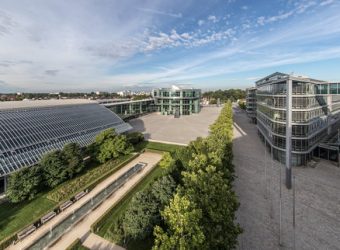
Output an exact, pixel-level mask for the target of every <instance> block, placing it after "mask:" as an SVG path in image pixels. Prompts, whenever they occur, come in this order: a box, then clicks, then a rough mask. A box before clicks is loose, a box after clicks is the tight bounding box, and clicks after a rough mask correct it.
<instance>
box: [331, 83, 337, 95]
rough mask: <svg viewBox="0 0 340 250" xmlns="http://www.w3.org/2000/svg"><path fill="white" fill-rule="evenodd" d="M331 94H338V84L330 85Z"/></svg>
mask: <svg viewBox="0 0 340 250" xmlns="http://www.w3.org/2000/svg"><path fill="white" fill-rule="evenodd" d="M331 94H338V84H337V83H332V84H331Z"/></svg>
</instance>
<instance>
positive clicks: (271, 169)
mask: <svg viewBox="0 0 340 250" xmlns="http://www.w3.org/2000/svg"><path fill="white" fill-rule="evenodd" d="M233 149H234V165H235V168H236V174H237V176H238V178H237V180H236V183H235V189H236V192H237V195H238V196H239V199H240V203H241V206H240V208H239V211H238V220H239V223H240V224H241V226H242V228H243V229H244V233H243V234H242V235H241V236H240V237H239V249H261V250H262V249H270V250H272V249H294V248H295V249H306V250H307V249H327V250H330V249H334V250H335V249H340V191H339V190H340V168H338V167H336V166H335V165H333V163H330V162H327V161H323V160H321V161H319V162H318V163H317V164H316V165H315V167H313V168H312V167H295V168H293V175H294V176H295V183H296V185H295V187H296V188H295V197H296V199H295V201H296V207H295V213H296V220H295V221H296V223H295V225H296V226H295V234H294V229H293V191H292V190H289V191H288V190H287V189H286V188H285V186H284V185H282V186H281V187H282V199H281V200H282V223H281V225H282V226H281V228H282V230H281V243H282V244H281V246H280V245H279V235H280V233H279V232H280V226H279V225H280V223H279V221H280V220H279V218H280V216H279V214H280V205H279V204H280V199H279V197H280V169H281V171H282V172H281V176H282V183H284V176H285V173H284V167H283V166H282V165H281V164H279V163H278V162H274V161H272V160H271V158H270V155H269V154H270V151H267V152H265V149H264V144H263V143H262V142H261V140H260V138H259V137H258V135H257V129H256V125H254V124H251V123H250V122H249V120H248V118H247V116H246V113H245V112H244V111H242V110H240V109H239V108H238V107H234V142H233ZM280 166H281V168H280ZM294 244H295V247H294Z"/></svg>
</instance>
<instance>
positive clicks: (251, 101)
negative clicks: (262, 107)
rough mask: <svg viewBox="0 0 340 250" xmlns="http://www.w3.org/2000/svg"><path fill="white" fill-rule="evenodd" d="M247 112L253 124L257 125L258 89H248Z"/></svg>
mask: <svg viewBox="0 0 340 250" xmlns="http://www.w3.org/2000/svg"><path fill="white" fill-rule="evenodd" d="M246 111H247V115H248V117H249V118H250V120H251V121H252V122H253V123H256V88H248V89H246Z"/></svg>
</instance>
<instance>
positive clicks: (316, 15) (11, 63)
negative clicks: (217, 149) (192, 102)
mask: <svg viewBox="0 0 340 250" xmlns="http://www.w3.org/2000/svg"><path fill="white" fill-rule="evenodd" d="M339 11H340V1H339V0H301V1H294V0H257V1H252V0H249V1H239V0H220V1H218V0H209V1H207V0H185V1H183V0H167V1H165V0H164V1H162V0H145V1H144V0H124V1H122V0H119V1H118V0H117V1H116V0H93V1H91V0H73V1H66V0H0V92H8V91H59V90H63V91H67V90H69V91H75V90H109V91H110V90H117V89H123V88H124V87H127V86H166V85H169V84H173V83H177V84H188V85H192V86H195V87H201V88H204V89H213V88H230V87H239V88H244V87H248V86H251V85H252V84H253V82H254V81H255V80H256V79H258V78H259V77H263V76H265V75H267V74H270V73H273V72H275V71H282V72H286V73H290V72H295V73H298V74H303V75H308V76H310V77H314V78H319V79H323V80H329V81H340V15H339Z"/></svg>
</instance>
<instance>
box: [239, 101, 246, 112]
mask: <svg viewBox="0 0 340 250" xmlns="http://www.w3.org/2000/svg"><path fill="white" fill-rule="evenodd" d="M238 106H239V107H240V108H241V109H243V110H245V109H246V108H247V105H246V102H245V101H239V102H238Z"/></svg>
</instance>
